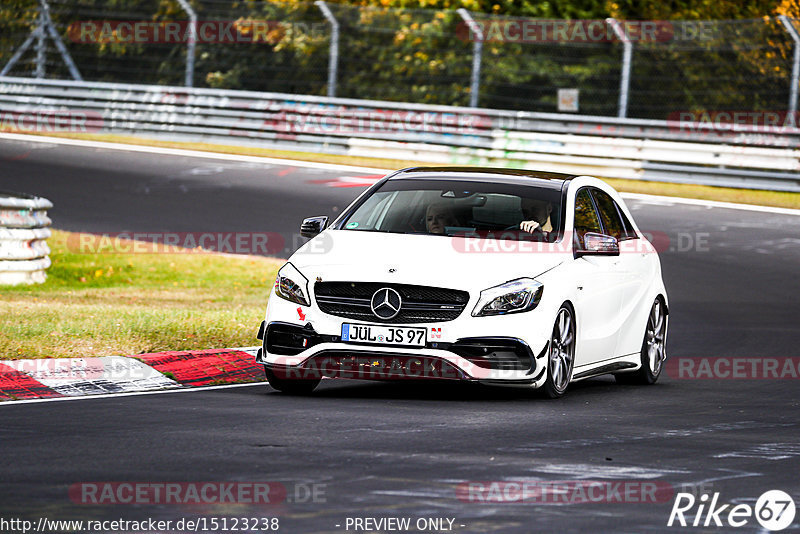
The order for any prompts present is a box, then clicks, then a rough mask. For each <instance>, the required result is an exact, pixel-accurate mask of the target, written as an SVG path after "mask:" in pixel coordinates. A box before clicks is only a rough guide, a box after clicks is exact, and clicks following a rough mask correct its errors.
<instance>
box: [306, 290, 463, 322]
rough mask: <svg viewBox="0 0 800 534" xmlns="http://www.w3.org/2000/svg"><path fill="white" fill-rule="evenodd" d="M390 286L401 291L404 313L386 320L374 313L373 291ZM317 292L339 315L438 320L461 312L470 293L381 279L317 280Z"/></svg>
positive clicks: (329, 309)
mask: <svg viewBox="0 0 800 534" xmlns="http://www.w3.org/2000/svg"><path fill="white" fill-rule="evenodd" d="M385 287H389V288H392V289H394V290H395V291H397V292H398V293H399V294H400V298H401V299H402V305H401V306H400V313H398V314H397V316H395V317H393V318H392V319H389V320H384V319H381V318H380V317H378V316H377V315H375V314H374V313H372V308H371V306H370V302H371V300H372V295H373V294H375V292H376V291H378V290H379V289H382V288H385ZM314 295H315V297H316V300H317V304H318V305H319V308H320V310H322V311H323V312H324V313H328V314H330V315H335V316H337V317H346V318H348V319H358V320H362V321H378V322H382V323H393V324H407V323H436V322H443V321H452V320H453V319H455V318H457V317H458V316H459V315H461V312H462V311H464V307H465V306H466V305H467V302H468V301H469V293H467V292H466V291H458V290H455V289H444V288H440V287H428V286H416V285H409V284H385V283H380V282H316V283H315V284H314Z"/></svg>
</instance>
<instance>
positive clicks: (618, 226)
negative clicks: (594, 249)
mask: <svg viewBox="0 0 800 534" xmlns="http://www.w3.org/2000/svg"><path fill="white" fill-rule="evenodd" d="M592 195H594V201H595V203H596V204H597V209H598V211H599V212H600V219H601V220H602V221H603V228H605V233H606V234H607V235H610V236H614V237H616V238H617V239H624V237H625V235H626V231H625V225H624V223H623V222H622V219H621V218H620V216H619V211H618V209H617V203H616V202H614V199H613V198H611V197H610V196H608V194H607V193H604V192H603V191H600V190H599V189H592Z"/></svg>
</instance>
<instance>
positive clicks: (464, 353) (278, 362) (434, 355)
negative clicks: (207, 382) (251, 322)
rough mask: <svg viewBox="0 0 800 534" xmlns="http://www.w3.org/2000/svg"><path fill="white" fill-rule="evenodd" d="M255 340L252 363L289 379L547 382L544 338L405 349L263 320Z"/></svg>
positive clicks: (470, 340) (466, 340) (467, 340)
mask: <svg viewBox="0 0 800 534" xmlns="http://www.w3.org/2000/svg"><path fill="white" fill-rule="evenodd" d="M340 327H341V322H339V328H340ZM426 327H429V328H432V329H434V330H436V329H437V328H441V327H436V326H434V327H430V326H428V325H426ZM259 336H260V337H261V338H263V347H262V350H261V351H260V352H259V354H258V356H257V357H256V361H257V362H259V363H262V364H264V365H265V366H267V367H268V368H270V369H271V370H272V371H273V373H275V374H276V375H278V376H279V377H282V378H288V379H317V378H349V379H361V380H403V379H411V380H425V379H435V380H469V381H478V382H482V383H487V384H505V385H521V386H533V387H539V386H540V385H541V384H542V383H543V382H544V380H545V368H546V364H545V361H546V358H545V355H546V352H547V347H548V343H547V339H544V340H543V342H542V343H541V344H540V345H541V346H538V345H537V346H536V348H532V347H531V345H529V344H528V343H527V342H526V341H524V340H522V339H519V338H516V337H511V336H470V337H461V338H458V339H455V340H453V341H438V340H437V341H431V340H428V342H427V343H426V345H425V347H419V348H404V347H395V346H386V345H367V344H354V343H347V342H342V341H341V336H340V335H335V334H324V333H320V332H318V331H317V330H316V329H315V328H314V326H313V325H312V324H311V323H310V322H309V323H306V324H305V325H298V324H293V323H290V322H283V321H273V322H270V323H267V322H266V321H265V322H264V323H262V326H261V328H260V329H259Z"/></svg>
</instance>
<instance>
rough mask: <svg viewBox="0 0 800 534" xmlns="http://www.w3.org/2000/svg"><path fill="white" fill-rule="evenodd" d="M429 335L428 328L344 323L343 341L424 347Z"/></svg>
mask: <svg viewBox="0 0 800 534" xmlns="http://www.w3.org/2000/svg"><path fill="white" fill-rule="evenodd" d="M427 334H428V329H427V328H407V327H401V326H385V325H380V324H350V323H342V341H348V342H350V343H374V344H376V345H402V346H404V347H424V346H425V342H426V341H428V336H427Z"/></svg>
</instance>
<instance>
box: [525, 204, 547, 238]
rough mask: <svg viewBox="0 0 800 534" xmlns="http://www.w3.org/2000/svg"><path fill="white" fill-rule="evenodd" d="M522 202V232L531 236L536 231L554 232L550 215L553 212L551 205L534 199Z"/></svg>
mask: <svg viewBox="0 0 800 534" xmlns="http://www.w3.org/2000/svg"><path fill="white" fill-rule="evenodd" d="M520 200H521V208H522V217H523V220H522V222H521V223H519V229H520V230H522V231H523V232H528V233H529V234H532V233H534V232H536V231H539V232H552V231H553V226H552V224H551V222H550V213H551V212H552V211H553V205H552V204H551V203H549V202H547V201H546V200H536V199H533V198H522V199H520Z"/></svg>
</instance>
